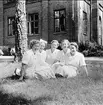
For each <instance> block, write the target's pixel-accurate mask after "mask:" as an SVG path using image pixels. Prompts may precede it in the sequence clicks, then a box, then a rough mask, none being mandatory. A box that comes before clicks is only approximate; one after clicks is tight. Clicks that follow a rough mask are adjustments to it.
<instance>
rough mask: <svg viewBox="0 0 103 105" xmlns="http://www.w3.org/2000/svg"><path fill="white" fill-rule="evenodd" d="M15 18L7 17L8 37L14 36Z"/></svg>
mask: <svg viewBox="0 0 103 105" xmlns="http://www.w3.org/2000/svg"><path fill="white" fill-rule="evenodd" d="M14 22H15V17H8V36H13V35H15V23H14Z"/></svg>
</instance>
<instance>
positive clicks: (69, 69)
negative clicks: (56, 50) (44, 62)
mask: <svg viewBox="0 0 103 105" xmlns="http://www.w3.org/2000/svg"><path fill="white" fill-rule="evenodd" d="M61 54H62V56H61V57H60V58H59V59H58V60H59V61H60V62H57V63H56V64H54V65H53V68H54V72H55V73H58V74H61V75H62V76H64V77H74V76H76V75H77V69H78V68H79V67H81V66H84V65H86V63H85V59H84V56H83V54H81V53H79V52H76V54H75V55H74V56H69V54H66V55H63V52H62V51H61ZM60 64H61V65H60Z"/></svg>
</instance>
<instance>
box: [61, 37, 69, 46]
mask: <svg viewBox="0 0 103 105" xmlns="http://www.w3.org/2000/svg"><path fill="white" fill-rule="evenodd" d="M63 42H67V43H68V47H69V46H70V42H69V41H68V39H63V40H62V41H61V45H62V43H63Z"/></svg>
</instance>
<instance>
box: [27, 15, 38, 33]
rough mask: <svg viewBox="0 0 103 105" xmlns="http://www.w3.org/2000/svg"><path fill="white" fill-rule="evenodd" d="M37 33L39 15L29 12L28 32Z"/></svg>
mask: <svg viewBox="0 0 103 105" xmlns="http://www.w3.org/2000/svg"><path fill="white" fill-rule="evenodd" d="M38 33H39V15H38V14H37V13H36V14H29V15H28V34H29V35H33V34H34V35H35V34H38Z"/></svg>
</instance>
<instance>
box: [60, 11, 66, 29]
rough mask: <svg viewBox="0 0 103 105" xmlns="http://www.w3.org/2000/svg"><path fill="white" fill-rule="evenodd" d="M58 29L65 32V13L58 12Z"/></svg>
mask: <svg viewBox="0 0 103 105" xmlns="http://www.w3.org/2000/svg"><path fill="white" fill-rule="evenodd" d="M60 13H61V14H60V29H61V31H65V13H64V11H60Z"/></svg>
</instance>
